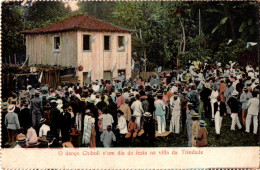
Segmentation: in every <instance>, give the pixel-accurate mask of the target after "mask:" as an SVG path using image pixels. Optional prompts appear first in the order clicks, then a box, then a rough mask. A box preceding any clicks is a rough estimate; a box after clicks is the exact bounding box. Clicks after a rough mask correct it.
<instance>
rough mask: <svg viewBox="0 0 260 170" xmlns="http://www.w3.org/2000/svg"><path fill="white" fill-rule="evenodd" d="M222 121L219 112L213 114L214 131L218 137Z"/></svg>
mask: <svg viewBox="0 0 260 170" xmlns="http://www.w3.org/2000/svg"><path fill="white" fill-rule="evenodd" d="M222 119H223V117H222V116H220V112H219V111H217V112H216V114H215V131H216V134H217V135H220V129H221V125H222Z"/></svg>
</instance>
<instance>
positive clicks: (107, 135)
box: [100, 130, 116, 148]
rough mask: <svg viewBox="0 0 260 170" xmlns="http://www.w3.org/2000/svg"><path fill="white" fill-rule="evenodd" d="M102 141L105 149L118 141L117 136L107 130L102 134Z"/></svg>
mask: <svg viewBox="0 0 260 170" xmlns="http://www.w3.org/2000/svg"><path fill="white" fill-rule="evenodd" d="M100 141H101V142H103V145H104V147H105V148H109V147H111V143H112V141H116V136H115V134H114V133H113V132H112V131H107V130H106V131H104V132H103V133H102V134H101V137H100Z"/></svg>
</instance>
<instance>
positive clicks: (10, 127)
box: [5, 105, 20, 144]
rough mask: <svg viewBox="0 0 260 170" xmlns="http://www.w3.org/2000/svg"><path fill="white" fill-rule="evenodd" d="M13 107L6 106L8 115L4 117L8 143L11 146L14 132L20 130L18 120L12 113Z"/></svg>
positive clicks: (14, 135) (14, 136)
mask: <svg viewBox="0 0 260 170" xmlns="http://www.w3.org/2000/svg"><path fill="white" fill-rule="evenodd" d="M14 110H15V106H14V105H9V106H8V113H7V114H6V116H5V126H6V128H7V131H8V143H9V144H11V143H13V142H15V138H16V131H17V130H18V129H20V123H19V120H18V115H17V114H16V113H15V112H14Z"/></svg>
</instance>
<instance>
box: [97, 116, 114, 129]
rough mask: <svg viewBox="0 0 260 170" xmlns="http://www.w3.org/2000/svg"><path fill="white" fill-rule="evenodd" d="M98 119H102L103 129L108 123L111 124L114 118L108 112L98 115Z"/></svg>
mask: <svg viewBox="0 0 260 170" xmlns="http://www.w3.org/2000/svg"><path fill="white" fill-rule="evenodd" d="M98 119H101V120H102V128H103V130H106V129H107V126H108V125H110V126H112V124H113V123H114V119H113V117H112V116H111V114H109V113H108V114H102V115H100V116H99V117H98Z"/></svg>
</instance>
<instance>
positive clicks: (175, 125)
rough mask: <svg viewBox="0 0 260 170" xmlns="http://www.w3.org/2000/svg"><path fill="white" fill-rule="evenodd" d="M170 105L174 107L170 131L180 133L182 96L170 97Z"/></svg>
mask: <svg viewBox="0 0 260 170" xmlns="http://www.w3.org/2000/svg"><path fill="white" fill-rule="evenodd" d="M170 105H171V107H172V118H171V124H170V132H173V133H177V134H178V133H180V115H181V107H180V98H179V97H178V98H177V100H174V97H171V99H170Z"/></svg>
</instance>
